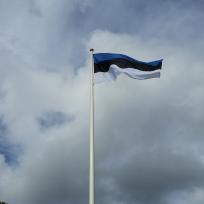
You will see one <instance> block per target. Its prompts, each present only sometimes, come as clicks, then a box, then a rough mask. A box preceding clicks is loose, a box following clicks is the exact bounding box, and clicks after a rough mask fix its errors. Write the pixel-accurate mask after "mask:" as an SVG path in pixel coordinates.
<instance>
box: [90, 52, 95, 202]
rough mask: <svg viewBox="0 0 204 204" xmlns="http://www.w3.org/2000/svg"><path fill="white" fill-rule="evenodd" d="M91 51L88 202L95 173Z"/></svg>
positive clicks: (93, 198)
mask: <svg viewBox="0 0 204 204" xmlns="http://www.w3.org/2000/svg"><path fill="white" fill-rule="evenodd" d="M90 52H91V71H90V73H91V74H90V138H89V142H90V143H89V145H90V146H89V150H90V153H89V154H90V160H89V204H94V203H95V174H94V170H95V167H94V60H93V53H94V49H93V48H91V49H90Z"/></svg>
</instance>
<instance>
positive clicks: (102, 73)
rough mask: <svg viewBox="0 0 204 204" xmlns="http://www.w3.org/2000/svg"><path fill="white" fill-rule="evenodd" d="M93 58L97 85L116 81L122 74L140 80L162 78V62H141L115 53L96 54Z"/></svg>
mask: <svg viewBox="0 0 204 204" xmlns="http://www.w3.org/2000/svg"><path fill="white" fill-rule="evenodd" d="M93 58H94V81H95V83H100V82H104V81H112V80H115V79H116V78H117V77H118V75H120V74H121V73H124V74H126V75H127V76H129V77H131V78H134V79H140V80H142V79H150V78H159V77H160V70H161V67H162V60H157V61H153V62H141V61H138V60H136V59H133V58H131V57H128V56H126V55H123V54H113V53H96V54H94V55H93Z"/></svg>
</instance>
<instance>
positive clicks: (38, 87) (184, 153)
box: [0, 0, 204, 204]
mask: <svg viewBox="0 0 204 204" xmlns="http://www.w3.org/2000/svg"><path fill="white" fill-rule="evenodd" d="M8 2H9V1H0V11H1V12H0V17H1V18H0V29H1V33H0V79H1V81H0V105H1V106H0V113H1V115H3V117H4V120H5V123H6V124H7V126H8V127H7V128H8V129H9V135H7V134H6V133H5V131H2V132H1V133H2V135H3V136H2V137H1V138H5V137H6V138H9V140H11V141H12V144H21V145H22V147H23V150H24V151H23V152H21V155H20V157H19V166H16V168H15V169H12V168H11V167H10V166H9V165H7V164H5V162H4V161H3V160H2V157H0V171H1V175H2V178H5V179H4V180H0V198H1V199H3V200H5V201H8V202H9V203H11V204H12V203H17V204H35V203H43V204H44V203H56V202H57V203H62V204H63V203H82V202H88V127H89V124H88V122H89V121H88V119H89V117H88V112H89V111H88V110H89V105H88V95H89V93H88V90H89V89H88V67H89V61H88V53H87V52H88V48H89V47H90V46H93V47H94V48H95V49H96V51H97V52H98V51H99V52H100V51H107V52H108V51H111V52H125V54H130V55H131V56H133V57H134V56H136V57H138V59H141V60H143V59H145V60H149V59H150V58H151V59H153V58H159V57H163V58H164V65H163V70H162V77H161V79H159V80H147V81H134V80H131V79H127V78H125V77H123V76H121V77H120V78H119V79H118V81H117V82H115V83H110V84H102V85H99V86H96V87H95V93H96V94H95V97H96V106H95V110H96V118H95V119H96V187H97V188H96V201H97V203H98V202H100V203H107V202H108V203H112V204H122V203H133V204H144V203H146V204H156V203H163V204H171V203H179V202H181V200H182V199H181V198H182V196H183V195H185V199H184V200H185V203H187V204H192V203H193V204H200V200H201V198H202V196H200V194H202V192H203V188H204V187H203V184H204V181H203V179H204V177H203V173H202V172H203V153H204V152H203V143H204V140H203V118H204V112H203V102H204V95H203V57H202V53H203V36H202V33H203V28H202V25H201V23H202V22H203V12H202V8H203V4H202V1H196V2H195V1H190V0H189V1H182V0H181V1H148V2H144V1H133V0H128V1H121V0H119V1H116V0H115V1H108V0H103V1H84V2H83V3H82V2H80V1H60V2H59V1H56V0H52V1H49V2H43V1H39V0H35V1H21V3H17V2H13V3H10V2H9V3H8ZM73 67H75V70H74V71H73ZM56 110H57V112H56ZM69 113H73V117H72V116H70V118H69ZM67 115H68V116H67ZM39 116H40V117H39ZM67 117H68V118H67ZM36 118H37V120H36ZM39 120H40V123H42V124H44V126H46V127H56V126H57V128H48V129H46V130H49V131H44V130H43V131H42V126H40V125H39ZM42 124H41V125H42ZM61 124H63V125H61ZM3 142H4V144H5V141H3ZM199 196H200V197H199ZM179 204H180V203H179Z"/></svg>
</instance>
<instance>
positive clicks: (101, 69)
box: [89, 48, 162, 204]
mask: <svg viewBox="0 0 204 204" xmlns="http://www.w3.org/2000/svg"><path fill="white" fill-rule="evenodd" d="M90 52H91V70H90V147H89V150H90V152H89V154H90V160H89V161H90V163H89V204H95V173H94V170H95V168H94V83H101V82H105V81H113V80H116V79H117V77H118V76H119V75H120V74H125V75H127V76H129V77H131V78H133V79H139V80H144V79H150V78H159V77H160V71H161V67H162V59H160V60H156V61H151V62H142V61H139V60H136V59H133V58H131V57H129V56H127V55H123V54H116V53H96V54H94V49H93V48H91V49H90Z"/></svg>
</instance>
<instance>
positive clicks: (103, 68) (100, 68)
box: [94, 58, 162, 73]
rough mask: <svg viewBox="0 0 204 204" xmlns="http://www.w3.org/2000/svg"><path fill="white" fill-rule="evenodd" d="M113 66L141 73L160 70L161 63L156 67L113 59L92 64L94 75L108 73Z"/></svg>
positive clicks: (122, 59)
mask: <svg viewBox="0 0 204 204" xmlns="http://www.w3.org/2000/svg"><path fill="white" fill-rule="evenodd" d="M112 64H115V65H117V66H118V67H120V68H122V69H125V68H133V69H138V70H141V71H147V72H148V71H154V70H158V69H161V66H162V61H161V62H159V63H158V64H157V65H151V64H147V63H142V62H136V61H134V62H133V61H130V60H127V59H124V58H115V59H111V60H105V61H101V62H99V63H94V73H97V72H108V70H109V68H110V65H112Z"/></svg>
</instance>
